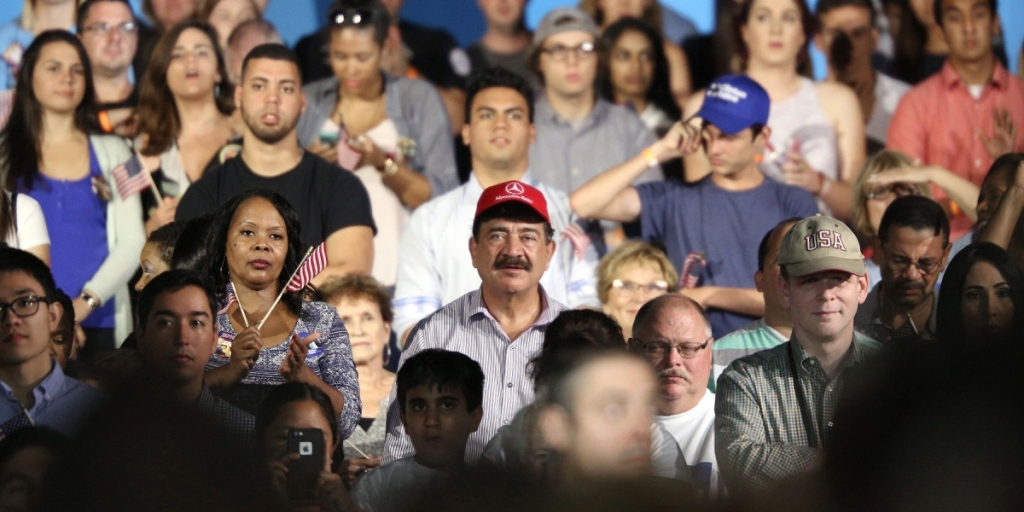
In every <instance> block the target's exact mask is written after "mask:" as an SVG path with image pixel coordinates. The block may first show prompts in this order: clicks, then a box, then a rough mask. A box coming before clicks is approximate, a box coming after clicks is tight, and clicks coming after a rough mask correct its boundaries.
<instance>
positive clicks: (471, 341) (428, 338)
mask: <svg viewBox="0 0 1024 512" xmlns="http://www.w3.org/2000/svg"><path fill="white" fill-rule="evenodd" d="M540 291H541V300H542V301H543V302H542V306H541V308H542V309H541V313H540V315H538V317H537V320H536V322H534V324H533V325H532V326H530V328H529V329H527V330H526V331H525V332H523V333H522V334H520V335H519V337H518V338H516V339H515V340H511V339H509V337H508V335H507V334H505V331H503V330H502V329H501V326H500V325H499V324H498V321H497V320H495V318H494V317H493V316H492V315H491V313H490V311H488V310H487V308H486V307H485V306H484V304H483V295H482V293H481V291H480V290H479V289H478V290H474V291H472V292H470V293H467V294H466V295H463V296H462V297H460V298H458V299H457V300H455V301H453V302H452V303H450V304H448V305H447V306H445V307H443V308H441V309H440V310H439V311H437V312H436V313H434V314H432V315H430V316H428V317H427V318H425V319H424V320H423V321H421V322H420V323H419V324H418V325H417V326H416V328H415V329H414V330H413V332H412V334H410V335H409V347H408V348H407V349H406V350H405V351H404V352H402V359H401V361H399V363H398V368H399V370H401V368H402V366H403V365H405V362H406V361H407V360H408V359H409V358H410V357H412V356H414V355H416V354H418V353H420V352H421V351H423V350H426V349H430V348H440V349H444V350H450V351H453V352H461V353H463V354H465V355H467V356H469V357H470V358H472V359H473V360H474V361H476V362H477V363H479V364H480V367H481V368H482V369H483V371H484V395H483V398H484V400H483V408H484V415H483V419H482V421H481V422H480V428H478V429H477V431H476V432H474V433H473V434H471V435H470V436H469V441H468V442H467V444H466V462H467V463H469V464H475V463H476V461H477V459H479V458H480V455H481V454H482V453H483V451H484V447H485V446H486V445H487V442H488V441H490V440H491V438H492V437H494V434H495V433H497V431H498V428H499V427H501V426H502V425H507V424H508V423H509V422H510V421H512V418H513V417H514V416H515V414H516V413H517V412H518V411H519V409H522V408H523V407H525V406H526V405H529V404H530V403H531V402H533V379H531V378H530V376H529V372H528V370H527V366H528V364H529V362H530V359H532V358H533V357H534V356H535V355H537V353H538V352H540V349H541V346H542V345H543V344H544V333H545V332H546V331H547V327H548V324H550V323H551V321H552V320H554V319H555V317H557V316H558V315H559V313H561V312H562V311H564V310H565V309H566V307H565V306H563V305H562V304H559V303H558V302H555V301H553V300H551V299H550V298H548V295H547V293H545V292H544V289H543V288H540ZM396 393H397V388H396V387H392V388H391V407H390V409H389V410H388V433H387V438H386V439H385V440H384V463H385V464H387V463H389V462H391V461H394V460H398V459H401V458H404V457H408V456H410V455H412V454H413V453H415V450H414V449H413V446H412V442H411V441H410V440H409V436H407V435H406V433H405V428H404V427H402V422H401V420H400V419H399V417H398V400H397V399H396Z"/></svg>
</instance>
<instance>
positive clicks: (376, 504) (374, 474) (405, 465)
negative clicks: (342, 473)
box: [352, 457, 447, 512]
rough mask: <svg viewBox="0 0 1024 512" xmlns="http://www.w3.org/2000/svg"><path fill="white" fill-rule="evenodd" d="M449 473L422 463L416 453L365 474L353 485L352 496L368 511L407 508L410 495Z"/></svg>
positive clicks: (389, 510)
mask: <svg viewBox="0 0 1024 512" xmlns="http://www.w3.org/2000/svg"><path fill="white" fill-rule="evenodd" d="M446 476H447V475H446V474H445V473H443V472H441V471H438V470H436V469H430V468H428V467H426V466H421V465H419V464H418V463H417V462H416V461H415V460H414V459H413V457H406V458H404V459H398V460H396V461H394V462H392V463H390V464H385V465H383V466H381V467H379V468H377V469H374V470H372V471H370V472H369V473H366V474H365V475H363V477H362V478H360V479H359V480H358V481H357V482H356V484H355V486H353V487H352V500H353V501H355V502H356V505H358V506H359V508H360V509H361V510H363V511H364V512H392V511H395V510H403V507H404V506H405V505H407V504H408V500H409V499H415V498H416V495H417V494H418V493H419V492H421V491H423V490H426V489H428V488H430V487H432V486H433V485H434V484H436V483H437V481H438V480H440V479H444V478H445V477H446Z"/></svg>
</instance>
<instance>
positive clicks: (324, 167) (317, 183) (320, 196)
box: [174, 153, 377, 246]
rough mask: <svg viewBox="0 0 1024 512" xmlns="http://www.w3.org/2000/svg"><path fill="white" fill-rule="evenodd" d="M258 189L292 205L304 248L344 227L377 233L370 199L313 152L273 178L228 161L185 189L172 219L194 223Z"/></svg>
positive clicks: (350, 176) (238, 161)
mask: <svg viewBox="0 0 1024 512" xmlns="http://www.w3.org/2000/svg"><path fill="white" fill-rule="evenodd" d="M260 188H266V189H270V190H273V191H274V192H277V193H278V194H280V195H281V196H283V197H284V198H285V199H287V200H288V202H289V203H291V205H292V207H293V208H295V211H296V212H297V213H298V214H299V223H300V225H301V226H302V241H303V242H304V243H305V244H306V245H311V246H317V245H320V243H321V242H323V241H324V240H326V239H327V237H329V236H330V235H331V234H332V233H334V232H336V231H338V230H340V229H343V228H347V227H349V226H369V227H370V228H371V229H373V232H374V233H376V232H377V227H376V226H375V225H374V223H373V214H372V213H371V212H370V196H369V195H367V193H366V188H365V187H363V183H362V182H361V181H359V178H357V177H355V175H353V174H352V173H350V172H348V171H345V170H343V169H342V168H340V167H338V166H337V165H334V164H331V163H329V162H327V161H326V160H324V159H322V158H320V157H318V156H316V155H314V154H312V153H304V154H303V155H302V160H301V161H300V162H299V165H298V166H296V167H295V168H294V169H292V170H290V171H288V172H286V173H284V174H282V175H280V176H275V177H273V178H265V177H262V176H257V175H256V174H254V173H253V172H252V171H251V170H250V169H249V166H247V165H246V164H245V162H244V161H242V157H241V156H239V157H236V158H232V159H230V160H228V161H227V162H225V163H223V164H222V165H219V166H217V167H215V168H214V169H212V170H210V171H208V172H206V173H205V174H203V177H202V178H199V181H197V182H195V183H193V184H192V185H191V186H190V187H189V188H188V190H187V191H185V195H184V196H183V197H182V198H181V202H180V203H179V204H178V210H177V213H176V214H175V219H174V220H176V221H179V222H183V221H188V220H191V219H194V218H196V217H198V216H200V215H203V214H204V213H207V212H211V211H213V210H215V209H217V208H218V207H220V205H222V204H224V203H226V202H227V201H228V200H229V199H231V198H232V197H235V196H236V195H238V194H241V193H242V192H245V191H247V190H254V189H260Z"/></svg>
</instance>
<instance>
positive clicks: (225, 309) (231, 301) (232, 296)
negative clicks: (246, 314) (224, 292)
mask: <svg viewBox="0 0 1024 512" xmlns="http://www.w3.org/2000/svg"><path fill="white" fill-rule="evenodd" d="M237 302H238V298H237V297H235V292H234V291H230V292H228V303H227V304H225V305H224V307H222V308H220V311H217V316H220V315H223V314H225V313H227V312H228V310H229V309H231V306H232V305H233V304H236V303H237Z"/></svg>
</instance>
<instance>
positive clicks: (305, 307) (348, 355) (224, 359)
mask: <svg viewBox="0 0 1024 512" xmlns="http://www.w3.org/2000/svg"><path fill="white" fill-rule="evenodd" d="M228 286H229V287H230V285H228ZM229 292H230V288H229ZM225 306H227V300H224V301H222V302H221V304H220V309H221V310H223V309H224V308H225ZM217 329H218V331H219V332H218V335H217V351H216V352H215V353H214V354H213V357H211V358H210V361H209V362H208V363H207V364H206V370H207V371H209V370H211V369H213V368H219V367H221V366H224V365H225V364H227V363H228V361H229V360H230V358H231V341H232V340H234V339H235V336H236V334H237V333H236V332H235V329H234V327H232V326H231V319H230V318H228V315H227V313H225V314H220V315H217ZM314 332H318V333H320V338H319V339H318V340H316V341H315V342H313V343H312V344H310V346H309V354H308V355H307V356H306V365H307V366H309V368H310V369H311V370H313V373H316V374H317V375H318V376H319V377H320V378H321V379H323V380H324V382H326V383H328V384H330V385H331V386H334V388H335V389H337V390H338V391H341V394H342V395H344V396H345V406H344V407H343V408H342V410H341V412H340V414H338V434H339V435H340V436H341V439H347V438H348V437H349V436H351V435H352V431H353V430H354V429H355V428H356V423H357V422H358V421H359V416H360V414H361V412H362V410H363V403H362V401H361V400H360V398H359V378H358V377H357V376H356V366H355V362H353V360H352V345H351V344H350V343H349V339H348V331H347V330H345V324H344V323H342V321H341V318H340V317H339V316H338V312H337V310H335V309H334V307H332V306H330V305H329V304H326V303H323V302H309V301H303V302H302V312H301V313H300V314H299V320H298V322H296V324H295V329H294V330H293V331H292V334H298V335H299V336H300V337H301V336H306V335H307V334H312V333H314ZM290 344H291V341H290V340H289V341H286V342H283V343H280V344H278V345H276V346H273V347H267V348H264V349H263V350H261V351H260V355H259V358H258V359H257V360H256V366H254V367H253V368H252V370H250V371H249V374H248V375H246V376H245V378H244V379H242V380H241V381H240V382H239V383H238V384H235V385H234V386H232V387H231V388H229V389H228V390H227V391H225V392H224V394H222V395H221V398H223V399H224V400H226V401H228V402H229V403H231V404H232V405H234V406H236V407H238V408H240V409H243V410H245V411H249V412H250V413H252V414H256V409H257V408H258V407H259V404H260V402H262V401H263V398H264V397H266V396H267V394H268V393H269V392H270V390H271V389H272V387H273V386H276V385H279V384H284V382H285V380H284V378H283V377H281V374H280V372H279V371H278V369H279V368H280V367H281V363H282V362H283V361H284V358H285V357H286V356H287V355H288V346H289V345H290Z"/></svg>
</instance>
